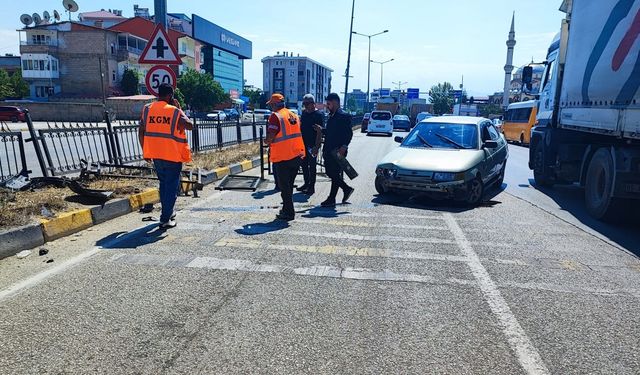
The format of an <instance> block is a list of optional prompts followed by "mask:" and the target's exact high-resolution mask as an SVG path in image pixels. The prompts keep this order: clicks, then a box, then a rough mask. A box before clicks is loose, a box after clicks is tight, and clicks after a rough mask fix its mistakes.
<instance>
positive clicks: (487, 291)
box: [444, 212, 549, 374]
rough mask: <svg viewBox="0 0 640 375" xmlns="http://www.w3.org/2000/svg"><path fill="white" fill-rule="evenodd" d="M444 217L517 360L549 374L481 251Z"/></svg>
mask: <svg viewBox="0 0 640 375" xmlns="http://www.w3.org/2000/svg"><path fill="white" fill-rule="evenodd" d="M444 220H445V222H446V223H447V225H448V226H449V229H451V232H452V233H453V235H454V237H455V239H456V242H457V243H458V246H459V247H460V250H461V251H462V253H463V254H464V255H465V256H466V257H467V258H468V259H469V261H468V262H467V264H468V265H469V268H470V269H471V273H473V276H474V277H475V278H476V280H477V282H478V285H479V287H480V290H481V291H482V294H483V295H484V298H485V300H486V301H487V303H488V304H489V307H490V308H491V311H493V313H494V314H495V316H496V317H497V318H498V321H499V322H500V325H501V326H502V331H503V332H504V334H505V336H506V337H507V341H508V342H509V345H510V346H511V349H513V351H514V352H515V353H516V356H517V358H518V361H519V362H520V365H521V366H522V368H523V369H524V370H525V371H526V372H527V373H528V374H549V370H548V369H547V367H546V365H545V364H544V361H543V360H542V357H540V353H538V350H537V349H536V348H535V347H534V346H533V343H531V339H529V336H527V333H526V332H525V331H524V329H523V328H522V326H521V325H520V323H518V320H517V319H516V317H515V315H513V313H512V312H511V309H510V308H509V305H508V304H507V302H506V301H505V300H504V298H503V297H502V294H500V290H498V287H497V286H496V284H495V282H494V281H493V280H492V279H491V276H490V275H489V272H487V269H486V268H484V266H483V265H482V263H481V262H480V258H479V257H478V254H476V252H475V251H474V250H473V248H472V247H471V244H470V243H469V241H468V240H467V238H466V236H465V235H464V232H463V231H462V228H460V226H459V225H458V223H457V222H456V220H455V218H454V217H453V215H452V214H450V213H448V212H446V213H444Z"/></svg>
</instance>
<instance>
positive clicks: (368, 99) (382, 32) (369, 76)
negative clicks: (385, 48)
mask: <svg viewBox="0 0 640 375" xmlns="http://www.w3.org/2000/svg"><path fill="white" fill-rule="evenodd" d="M388 32H389V30H384V31H381V32H379V33H375V34H371V35H369V34H361V33H359V32H356V31H352V33H353V34H356V35H360V36H366V37H367V38H368V39H369V56H367V103H369V101H371V98H370V96H369V92H370V91H369V89H370V86H371V38H373V37H374V36H377V35H380V34H384V33H388Z"/></svg>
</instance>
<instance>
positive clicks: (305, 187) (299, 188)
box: [296, 184, 309, 192]
mask: <svg viewBox="0 0 640 375" xmlns="http://www.w3.org/2000/svg"><path fill="white" fill-rule="evenodd" d="M308 188H309V185H307V184H304V185H302V186H300V187H297V188H296V190H298V191H302V192H304V191H305V190H307V189H308Z"/></svg>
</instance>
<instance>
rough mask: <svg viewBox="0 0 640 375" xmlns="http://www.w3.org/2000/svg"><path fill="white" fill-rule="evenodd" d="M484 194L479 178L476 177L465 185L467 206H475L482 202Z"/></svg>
mask: <svg viewBox="0 0 640 375" xmlns="http://www.w3.org/2000/svg"><path fill="white" fill-rule="evenodd" d="M483 194H484V184H483V183H482V179H481V178H480V176H477V177H476V178H474V179H473V180H471V181H469V182H468V184H467V199H466V200H465V203H466V204H467V205H469V206H477V205H478V204H479V203H480V202H481V201H482V195H483Z"/></svg>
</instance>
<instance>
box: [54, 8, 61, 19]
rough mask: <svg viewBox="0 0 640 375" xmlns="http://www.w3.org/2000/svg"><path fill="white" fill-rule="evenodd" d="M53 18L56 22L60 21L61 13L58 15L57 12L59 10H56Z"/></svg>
mask: <svg viewBox="0 0 640 375" xmlns="http://www.w3.org/2000/svg"><path fill="white" fill-rule="evenodd" d="M53 18H54V19H55V20H56V21H60V13H58V11H57V10H54V11H53Z"/></svg>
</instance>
